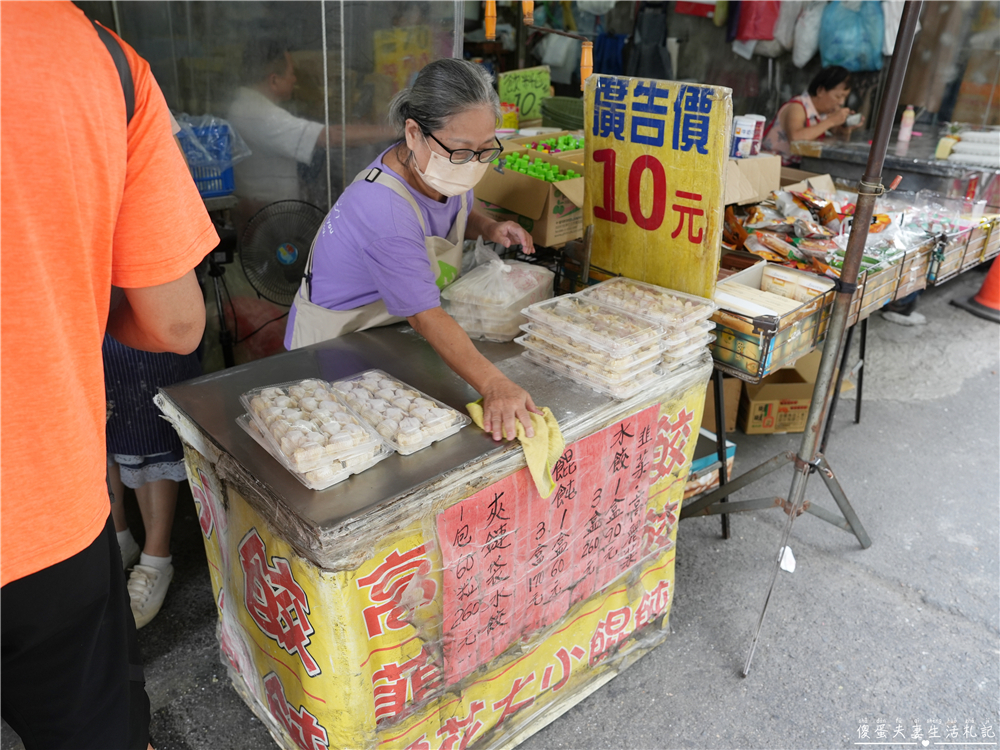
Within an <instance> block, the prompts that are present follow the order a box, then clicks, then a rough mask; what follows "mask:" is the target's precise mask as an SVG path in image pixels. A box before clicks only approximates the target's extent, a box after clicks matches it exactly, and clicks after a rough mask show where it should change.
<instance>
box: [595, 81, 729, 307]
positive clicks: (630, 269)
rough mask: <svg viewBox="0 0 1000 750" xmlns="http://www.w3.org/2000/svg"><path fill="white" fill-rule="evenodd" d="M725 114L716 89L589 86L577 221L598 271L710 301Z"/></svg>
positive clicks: (656, 84) (721, 91)
mask: <svg viewBox="0 0 1000 750" xmlns="http://www.w3.org/2000/svg"><path fill="white" fill-rule="evenodd" d="M732 109H733V107H732V92H731V91H730V90H729V89H727V88H724V87H722V86H703V85H700V84H693V83H683V84H682V83H674V82H670V81H658V80H651V79H646V78H625V77H618V76H606V75H595V76H591V77H590V78H588V79H587V82H586V87H585V93H584V127H585V129H586V130H587V131H588V132H587V138H586V153H587V163H586V185H587V190H586V200H585V203H584V222H585V224H593V225H594V243H593V253H592V256H591V262H592V263H593V264H594V265H595V266H598V267H599V268H604V269H606V270H609V271H611V272H613V273H615V274H619V275H621V276H627V277H628V278H630V279H637V280H639V281H648V282H650V283H652V284H658V285H660V286H664V287H667V288H668V289H676V290H677V291H681V292H687V293H689V294H696V295H698V296H700V297H712V295H713V294H714V292H715V278H716V273H717V271H718V267H719V253H720V250H721V240H722V219H723V212H724V206H723V200H724V191H725V174H726V172H725V170H726V163H727V161H728V153H729V132H730V128H731V121H732Z"/></svg>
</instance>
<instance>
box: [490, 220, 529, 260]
mask: <svg viewBox="0 0 1000 750" xmlns="http://www.w3.org/2000/svg"><path fill="white" fill-rule="evenodd" d="M486 239H487V240H489V241H490V242H495V243H497V244H498V245H503V246H504V247H510V246H511V245H520V246H521V252H522V253H525V254H526V255H531V254H532V253H533V252H535V243H534V242H532V240H531V235H530V234H528V232H527V231H526V230H525V228H524V227H522V226H521V225H520V224H518V223H517V222H514V221H495V222H493V226H491V227H490V228H489V229H488V230H487V232H486Z"/></svg>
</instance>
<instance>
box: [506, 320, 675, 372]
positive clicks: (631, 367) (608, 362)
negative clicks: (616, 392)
mask: <svg viewBox="0 0 1000 750" xmlns="http://www.w3.org/2000/svg"><path fill="white" fill-rule="evenodd" d="M524 331H525V334H524V335H523V336H521V337H519V338H516V339H514V341H515V343H518V344H520V345H521V346H523V347H524V348H525V349H533V350H534V351H536V352H541V353H542V354H547V355H549V356H551V357H559V358H563V359H565V360H566V361H567V362H570V363H572V365H573V366H574V367H579V368H581V369H585V370H589V371H591V372H596V373H598V374H600V375H601V377H604V378H607V379H608V380H609V381H614V382H619V381H621V380H624V379H626V378H629V377H631V376H632V375H634V374H635V373H636V372H639V371H642V370H645V369H646V368H648V367H653V366H655V365H656V364H658V363H659V362H660V357H661V354H660V351H659V349H657V350H655V351H653V352H652V353H651V354H649V355H646V356H643V357H641V358H637V359H630V358H629V357H619V358H617V359H612V358H611V357H610V356H609V355H607V354H604V356H603V358H602V357H601V356H600V355H601V354H603V353H598V354H597V355H592V356H582V355H581V354H580V350H579V348H578V347H574V346H572V345H569V344H566V343H564V342H562V341H560V340H559V339H558V337H555V336H550V335H548V334H549V333H550V332H548V331H544V332H539V331H537V330H535V329H534V328H532V327H531V325H526V326H524ZM630 356H633V355H630Z"/></svg>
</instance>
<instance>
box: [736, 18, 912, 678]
mask: <svg viewBox="0 0 1000 750" xmlns="http://www.w3.org/2000/svg"><path fill="white" fill-rule="evenodd" d="M922 4H923V3H922V0H907V2H906V3H905V5H904V6H903V17H902V20H901V21H900V23H899V32H898V33H897V34H896V46H895V49H893V51H892V61H891V62H890V63H889V76H888V82H887V83H886V88H885V93H884V94H883V100H882V106H881V107H880V108H879V116H878V120H877V122H876V123H875V136H874V138H873V139H872V146H871V149H870V150H869V152H868V166H867V167H865V174H864V177H862V178H861V183H860V185H859V186H858V202H857V206H856V208H855V211H854V222H853V224H852V225H851V235H850V237H849V238H848V240H847V254H846V257H845V258H844V267H843V269H842V270H841V274H840V281H841V285H842V286H841V287H840V291H839V292H838V293H837V296H836V298H835V299H834V303H833V314H832V315H831V316H830V327H829V330H828V331H827V337H826V345H825V346H824V347H823V359H822V360H821V362H820V367H819V374H818V375H817V377H816V388H815V391H814V392H813V399H812V403H811V404H810V406H809V418H808V420H807V421H806V430H805V432H804V433H803V435H802V445H801V447H800V448H799V453H798V455H797V456H796V459H795V473H794V474H793V476H792V487H791V489H790V490H789V493H788V502H789V504H790V506H791V510H790V511H789V513H788V520H787V521H786V523H785V528H784V530H783V531H782V535H781V545H780V547H779V549H778V555H777V558H776V559H775V561H774V569H773V571H772V573H771V584H770V586H769V587H768V590H767V596H766V597H765V599H764V606H763V607H762V608H761V611H760V617H759V618H758V619H757V628H756V630H755V631H754V635H753V640H752V641H751V642H750V651H749V653H747V661H746V664H745V665H744V667H743V676H744V677H746V676H747V675H748V674H750V664H751V663H752V662H753V654H754V651H755V650H756V648H757V641H758V639H759V638H760V630H761V626H762V625H763V624H764V615H765V614H766V613H767V605H768V603H769V602H770V600H771V594H772V593H773V591H774V584H775V581H776V580H777V577H778V570H779V568H780V562H781V552H782V550H783V549H784V547H785V546H786V545H787V544H788V537H789V534H790V533H791V530H792V523H794V521H795V518H796V516H798V515H800V514H801V513H802V501H803V499H804V498H805V491H806V483H807V481H808V478H809V475H810V474H811V473H812V471H813V467H814V465H815V461H816V456H817V452H816V448H817V446H818V445H819V440H820V436H821V435H822V434H823V424H824V422H825V421H826V417H827V413H828V410H829V405H830V397H831V395H832V393H833V385H834V377H833V373H834V370H836V368H837V363H838V362H839V361H840V358H841V352H842V350H843V346H844V332H845V331H846V329H847V317H848V313H849V311H850V307H851V297H852V296H853V293H854V290H853V288H852V287H854V286H855V285H856V284H857V280H858V270H859V269H860V267H861V256H862V255H863V254H864V249H865V240H866V239H867V238H868V227H869V226H870V224H871V220H872V214H873V213H874V209H875V200H876V198H878V196H880V195H881V194H882V193H883V191H884V189H883V187H882V164H883V162H884V161H885V152H886V148H887V147H888V145H889V135H890V133H891V132H892V123H893V119H894V117H895V114H896V106H897V104H898V103H899V91H900V89H901V88H902V86H903V77H904V75H905V74H906V64H907V62H908V61H909V58H910V49H911V48H912V46H913V34H914V31H915V29H916V26H917V19H918V17H919V16H920V6H921V5H922Z"/></svg>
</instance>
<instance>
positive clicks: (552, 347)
mask: <svg viewBox="0 0 1000 750" xmlns="http://www.w3.org/2000/svg"><path fill="white" fill-rule="evenodd" d="M517 343H519V344H520V345H521V346H523V347H524V348H525V349H529V350H531V351H533V352H538V353H539V354H544V355H546V356H547V357H553V358H555V359H557V360H559V361H560V362H562V363H563V364H564V365H565V366H566V367H568V368H569V369H570V370H572V371H574V372H577V373H580V374H582V375H588V376H591V377H594V378H597V379H599V380H601V381H602V382H603V383H605V384H607V385H619V384H621V383H625V382H628V381H629V380H631V379H632V378H635V377H638V376H640V375H642V373H644V372H646V371H647V370H651V369H652V368H654V367H656V365H658V364H659V360H658V359H650V360H647V361H646V362H643V363H642V364H640V365H637V366H633V367H627V368H625V369H622V370H614V369H611V368H609V367H605V366H604V365H599V364H597V363H596V362H591V361H589V360H586V359H583V358H582V357H577V356H576V355H575V354H573V353H572V352H570V351H568V350H567V349H565V348H563V347H561V346H559V345H557V344H550V343H549V342H548V341H543V340H542V339H539V338H535V337H532V336H531V335H530V334H529V335H527V336H522V337H521V338H519V339H517Z"/></svg>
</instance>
